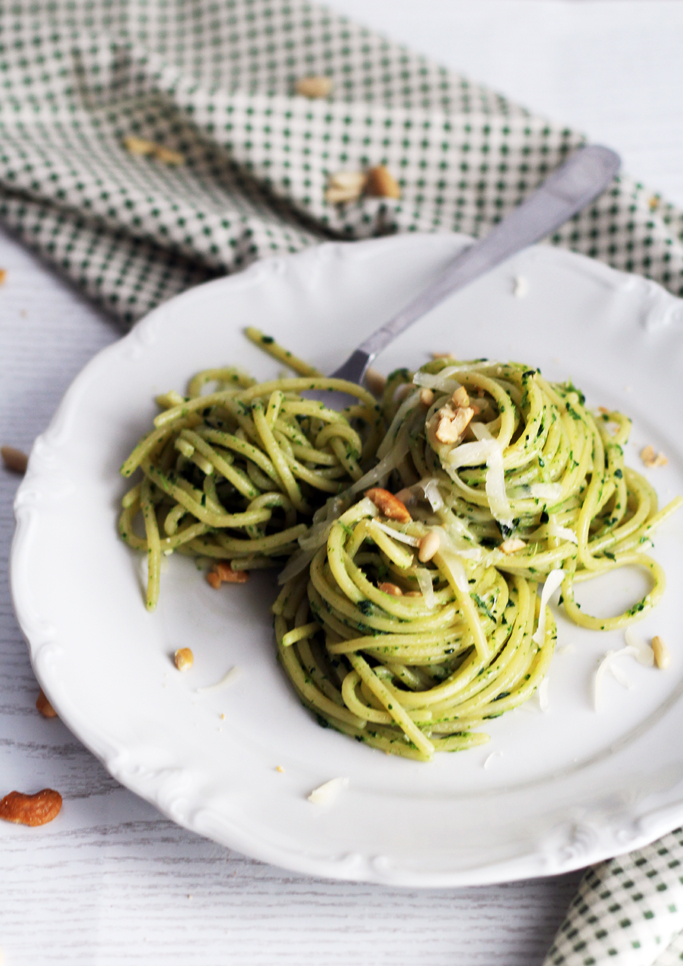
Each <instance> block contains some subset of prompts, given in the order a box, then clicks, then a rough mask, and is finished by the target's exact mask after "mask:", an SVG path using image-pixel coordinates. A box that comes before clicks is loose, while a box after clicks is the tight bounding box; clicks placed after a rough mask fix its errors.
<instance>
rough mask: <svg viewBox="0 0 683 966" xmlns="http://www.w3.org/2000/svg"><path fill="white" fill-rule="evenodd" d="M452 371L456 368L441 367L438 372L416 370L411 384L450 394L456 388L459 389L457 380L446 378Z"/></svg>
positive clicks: (455, 370)
mask: <svg viewBox="0 0 683 966" xmlns="http://www.w3.org/2000/svg"><path fill="white" fill-rule="evenodd" d="M452 372H457V369H456V368H454V367H453V366H449V367H448V368H446V369H442V370H441V372H438V373H432V372H420V371H419V370H418V372H416V373H415V375H414V376H413V384H414V385H416V386H420V388H421V389H436V390H437V391H438V392H447V393H448V394H449V396H450V395H452V394H453V393H454V392H455V391H456V390H457V389H460V383H459V382H457V381H456V380H455V379H449V378H448V376H449V374H450V373H452Z"/></svg>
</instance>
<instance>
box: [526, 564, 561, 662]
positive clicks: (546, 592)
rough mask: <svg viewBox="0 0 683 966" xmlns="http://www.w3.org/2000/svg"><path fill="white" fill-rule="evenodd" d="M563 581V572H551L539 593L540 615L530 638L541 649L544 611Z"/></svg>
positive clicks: (543, 638)
mask: <svg viewBox="0 0 683 966" xmlns="http://www.w3.org/2000/svg"><path fill="white" fill-rule="evenodd" d="M563 580H564V570H551V571H550V573H549V574H548V576H547V577H546V578H545V583H544V584H543V590H542V591H541V613H540V615H539V618H538V628H537V630H536V633H535V634H534V636H533V637H532V638H531V640H532V641H533V642H534V644H538V646H539V647H543V642H544V641H545V609H546V607H547V606H548V601H549V600H550V598H551V597H552V595H553V594H554V593H555V591H556V590H557V588H558V587H559V586H560V584H561V583H562V581H563Z"/></svg>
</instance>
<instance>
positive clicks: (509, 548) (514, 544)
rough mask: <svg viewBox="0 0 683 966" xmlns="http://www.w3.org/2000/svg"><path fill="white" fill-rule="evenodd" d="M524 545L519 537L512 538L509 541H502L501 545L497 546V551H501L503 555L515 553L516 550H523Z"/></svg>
mask: <svg viewBox="0 0 683 966" xmlns="http://www.w3.org/2000/svg"><path fill="white" fill-rule="evenodd" d="M524 547H526V544H525V542H524V541H523V540H520V539H519V537H512V538H511V539H510V540H504V541H503V543H501V544H499V546H498V549H499V550H502V551H503V553H516V552H517V550H523V549H524Z"/></svg>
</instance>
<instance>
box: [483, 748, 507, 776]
mask: <svg viewBox="0 0 683 966" xmlns="http://www.w3.org/2000/svg"><path fill="white" fill-rule="evenodd" d="M496 755H498V756H499V757H500V758H502V757H503V752H502V751H492V752H491V754H490V755H487V757H486V758H485V759H484V764H483V768H484V769H485V770H486V771H488V767H489V765H490V763H491V761H492V759H494V758H495V757H496Z"/></svg>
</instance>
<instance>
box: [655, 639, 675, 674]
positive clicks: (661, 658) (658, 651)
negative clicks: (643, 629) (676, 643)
mask: <svg viewBox="0 0 683 966" xmlns="http://www.w3.org/2000/svg"><path fill="white" fill-rule="evenodd" d="M652 650H653V651H654V654H655V664H656V665H657V667H659V668H661V669H662V670H664V668H665V667H668V666H669V664H670V663H671V654H670V653H669V648H668V647H667V646H666V644H665V643H664V641H663V640H662V639H661V637H653V638H652Z"/></svg>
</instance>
